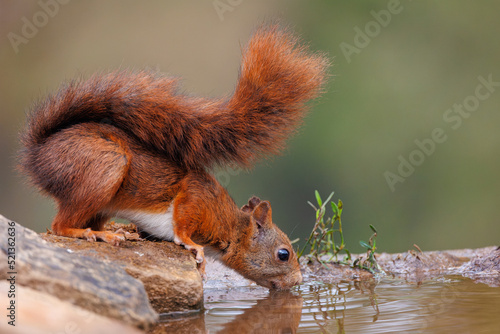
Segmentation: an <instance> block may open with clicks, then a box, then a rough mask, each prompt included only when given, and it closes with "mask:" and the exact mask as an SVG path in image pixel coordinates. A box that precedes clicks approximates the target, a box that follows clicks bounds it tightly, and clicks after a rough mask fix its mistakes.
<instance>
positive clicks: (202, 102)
mask: <svg viewBox="0 0 500 334" xmlns="http://www.w3.org/2000/svg"><path fill="white" fill-rule="evenodd" d="M327 65H328V64H327V61H326V59H325V58H324V57H322V56H320V55H315V54H310V53H309V52H307V49H306V48H305V47H304V46H302V45H300V44H298V40H297V39H296V37H294V36H293V35H292V34H290V33H288V32H286V31H284V30H280V29H279V28H278V27H276V26H271V27H264V28H261V29H259V30H258V31H257V32H256V33H255V35H254V36H253V38H252V39H251V41H250V42H249V44H248V47H247V49H246V51H245V53H244V57H243V62H242V66H241V73H240V77H239V81H238V84H237V86H236V90H235V92H234V95H233V97H232V98H230V99H229V100H227V101H224V100H208V99H202V98H193V97H188V96H185V95H181V94H178V93H177V92H176V90H177V88H176V80H174V79H172V78H168V77H163V76H161V75H159V74H157V73H148V72H137V73H131V72H114V73H110V74H106V75H94V76H93V77H91V78H90V79H88V80H80V81H74V82H71V83H69V84H67V85H66V86H64V87H63V88H61V89H60V90H59V92H58V93H57V94H55V95H52V96H49V97H48V98H47V99H45V100H44V101H42V102H40V103H38V104H36V105H35V106H34V108H33V110H32V111H31V113H30V115H29V117H28V122H27V126H26V129H25V131H24V132H23V133H22V136H21V140H22V143H23V150H22V152H21V158H20V168H21V170H22V171H24V172H25V173H26V174H28V175H29V176H30V177H31V180H32V181H33V183H34V184H35V185H36V186H38V187H39V188H40V189H41V190H42V191H43V192H44V193H46V194H48V195H50V196H52V197H53V198H54V199H55V200H56V202H57V204H58V208H59V211H58V213H57V215H56V217H55V218H54V221H53V223H52V229H53V231H54V233H56V234H58V235H63V236H69V237H78V238H87V239H89V240H95V239H101V240H104V241H106V242H111V243H114V244H118V243H119V242H120V241H121V240H122V239H123V236H120V235H117V234H112V233H109V232H103V231H102V228H103V224H104V222H105V221H106V220H107V219H109V218H110V217H111V216H113V214H115V213H117V212H120V211H123V210H132V211H133V212H144V213H148V214H154V213H158V214H165V212H166V210H167V209H168V208H169V207H170V206H173V211H172V212H173V213H172V217H173V221H174V224H173V232H174V234H175V238H174V241H175V242H176V243H178V244H181V245H183V246H184V247H186V248H187V249H190V250H192V251H193V252H194V253H195V255H196V259H197V261H198V262H199V263H200V271H203V268H204V264H205V261H204V253H203V247H202V245H203V246H211V247H212V248H214V249H215V250H217V251H218V252H219V254H220V256H221V258H222V260H223V262H224V263H226V264H227V265H228V266H230V267H232V268H234V269H236V270H237V271H239V272H240V273H242V274H243V275H244V276H245V277H248V278H251V279H253V280H255V281H256V282H258V283H259V284H262V285H264V286H268V287H275V288H288V287H290V286H292V285H293V284H296V283H298V282H299V281H300V279H301V278H300V271H299V269H298V264H297V260H296V256H295V253H294V252H293V249H292V247H291V245H290V241H289V240H288V238H287V237H286V235H285V234H284V233H283V232H281V231H280V230H279V229H278V228H277V227H276V225H274V224H273V223H272V217H271V207H270V205H269V203H268V202H266V201H260V200H259V199H257V198H252V199H251V200H250V201H249V203H248V204H247V205H245V206H244V207H243V208H242V209H241V210H240V209H239V208H238V207H237V206H236V204H235V203H234V201H233V200H232V199H231V197H230V196H229V194H228V193H227V192H226V190H225V189H224V188H223V187H222V186H221V185H220V184H219V183H218V182H217V181H216V180H215V178H214V177H213V176H212V175H210V174H209V172H208V170H209V169H210V168H211V167H212V166H214V165H224V164H227V163H236V164H239V165H242V166H250V165H251V164H252V163H253V162H254V161H255V160H256V159H258V158H260V157H263V156H266V155H269V154H277V153H279V152H280V150H281V149H282V148H283V146H284V142H285V140H286V138H287V137H288V136H289V135H290V134H291V133H293V131H294V130H295V129H296V127H297V125H298V124H299V123H300V121H301V119H302V118H303V116H304V115H305V112H306V110H307V108H306V105H305V103H306V102H307V101H308V100H310V99H312V98H314V97H316V96H317V95H318V93H319V92H320V90H321V86H322V84H323V82H324V77H325V69H326V67H327ZM283 249H286V250H288V251H289V253H290V258H289V259H288V260H287V261H282V260H280V258H279V257H278V255H277V254H278V250H283Z"/></svg>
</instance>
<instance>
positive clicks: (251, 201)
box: [241, 196, 261, 213]
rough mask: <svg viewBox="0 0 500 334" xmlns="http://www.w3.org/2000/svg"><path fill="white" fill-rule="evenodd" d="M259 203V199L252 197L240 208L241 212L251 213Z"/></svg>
mask: <svg viewBox="0 0 500 334" xmlns="http://www.w3.org/2000/svg"><path fill="white" fill-rule="evenodd" d="M260 202H261V200H260V198H258V197H256V196H253V197H252V198H250V199H249V200H248V204H245V205H243V206H242V207H241V211H243V212H248V213H251V212H252V211H253V210H254V209H255V207H256V206H257V205H259V203H260Z"/></svg>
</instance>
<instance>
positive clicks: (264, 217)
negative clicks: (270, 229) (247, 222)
mask: <svg viewBox="0 0 500 334" xmlns="http://www.w3.org/2000/svg"><path fill="white" fill-rule="evenodd" d="M271 214H272V210H271V204H269V202H268V201H262V202H260V203H259V205H257V207H256V208H255V209H254V210H253V212H252V217H253V219H255V221H256V222H257V225H258V227H264V226H266V225H269V224H271V223H272V217H271Z"/></svg>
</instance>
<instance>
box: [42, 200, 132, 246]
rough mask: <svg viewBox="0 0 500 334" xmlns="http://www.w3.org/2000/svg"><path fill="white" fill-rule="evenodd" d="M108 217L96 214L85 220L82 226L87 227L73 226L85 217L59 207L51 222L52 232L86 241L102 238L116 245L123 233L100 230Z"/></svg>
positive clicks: (122, 239)
mask: <svg viewBox="0 0 500 334" xmlns="http://www.w3.org/2000/svg"><path fill="white" fill-rule="evenodd" d="M108 218H109V217H108V216H105V215H101V214H97V215H95V216H93V217H92V218H90V219H88V220H87V222H86V224H85V225H84V227H86V226H88V227H87V228H79V227H73V226H80V225H81V223H80V222H81V221H82V220H85V219H84V218H83V217H82V216H81V213H75V212H74V211H73V210H68V209H67V208H62V207H60V208H59V212H58V213H57V215H56V217H55V218H54V221H53V222H52V232H53V233H54V234H56V235H60V236H63V237H69V238H81V239H86V240H87V241H96V240H102V241H104V242H107V243H110V244H112V245H115V246H118V245H119V244H120V242H122V241H124V240H125V235H124V234H119V233H113V232H109V231H101V229H102V226H103V225H104V223H105V222H106V220H107V219H108Z"/></svg>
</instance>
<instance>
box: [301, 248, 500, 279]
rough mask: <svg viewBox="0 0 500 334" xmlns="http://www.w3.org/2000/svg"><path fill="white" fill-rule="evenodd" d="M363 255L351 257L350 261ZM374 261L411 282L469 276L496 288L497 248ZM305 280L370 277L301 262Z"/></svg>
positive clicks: (499, 256)
mask: <svg viewBox="0 0 500 334" xmlns="http://www.w3.org/2000/svg"><path fill="white" fill-rule="evenodd" d="M358 256H363V255H353V258H356V257H358ZM375 257H376V259H377V262H378V264H379V265H380V267H381V268H382V269H383V271H384V273H381V275H389V276H393V277H398V278H403V279H405V280H408V281H411V282H422V281H423V280H426V279H435V278H439V277H444V276H449V275H461V276H464V277H469V278H471V279H472V280H474V281H476V282H478V283H485V284H488V285H490V286H500V247H497V246H492V247H484V248H478V249H458V250H448V251H428V252H422V251H419V250H410V251H407V252H405V253H395V254H388V253H380V254H376V256H375ZM303 268H304V272H305V275H306V276H307V277H308V279H323V280H325V279H326V280H329V281H340V280H366V279H370V278H371V277H373V275H372V274H370V273H369V272H367V271H365V270H359V269H353V268H349V267H347V266H344V265H338V264H335V263H329V264H326V265H321V264H319V263H314V262H313V263H307V264H306V263H303Z"/></svg>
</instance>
